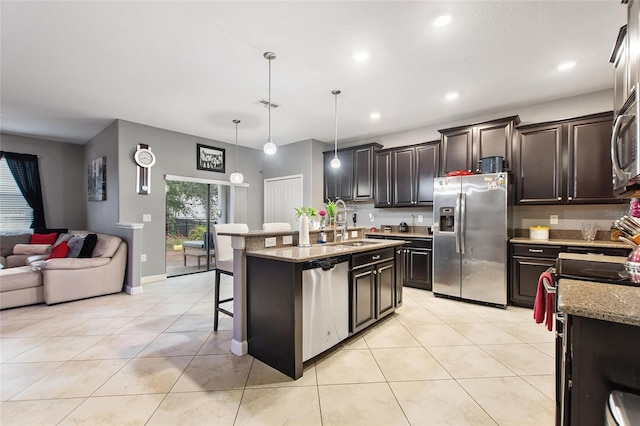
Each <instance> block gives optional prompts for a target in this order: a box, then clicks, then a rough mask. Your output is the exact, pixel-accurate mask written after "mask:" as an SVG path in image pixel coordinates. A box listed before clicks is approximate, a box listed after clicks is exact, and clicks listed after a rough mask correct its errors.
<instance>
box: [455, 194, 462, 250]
mask: <svg viewBox="0 0 640 426" xmlns="http://www.w3.org/2000/svg"><path fill="white" fill-rule="evenodd" d="M461 204H462V194H458V196H457V197H456V207H455V210H454V216H453V220H454V222H453V232H454V233H455V234H456V253H460V207H461Z"/></svg>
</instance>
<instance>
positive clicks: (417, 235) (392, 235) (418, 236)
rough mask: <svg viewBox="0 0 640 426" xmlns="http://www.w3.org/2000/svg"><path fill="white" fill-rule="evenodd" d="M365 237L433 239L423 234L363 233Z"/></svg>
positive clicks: (431, 236) (429, 235)
mask: <svg viewBox="0 0 640 426" xmlns="http://www.w3.org/2000/svg"><path fill="white" fill-rule="evenodd" d="M364 235H365V236H367V237H400V238H433V234H425V233H423V232H393V231H392V232H384V231H378V232H365V233H364Z"/></svg>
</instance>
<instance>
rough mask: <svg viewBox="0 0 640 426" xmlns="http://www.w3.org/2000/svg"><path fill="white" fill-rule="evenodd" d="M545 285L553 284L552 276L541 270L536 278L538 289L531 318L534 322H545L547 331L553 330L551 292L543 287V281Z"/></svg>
mask: <svg viewBox="0 0 640 426" xmlns="http://www.w3.org/2000/svg"><path fill="white" fill-rule="evenodd" d="M545 280H546V281H547V285H549V286H553V277H552V276H551V274H550V273H548V272H543V273H542V274H540V278H538V290H537V291H536V300H535V302H534V304H533V319H534V320H535V321H536V324H541V323H542V322H544V323H545V325H546V326H547V329H548V330H549V331H552V330H553V294H550V293H547V292H546V290H545V289H544V281H545Z"/></svg>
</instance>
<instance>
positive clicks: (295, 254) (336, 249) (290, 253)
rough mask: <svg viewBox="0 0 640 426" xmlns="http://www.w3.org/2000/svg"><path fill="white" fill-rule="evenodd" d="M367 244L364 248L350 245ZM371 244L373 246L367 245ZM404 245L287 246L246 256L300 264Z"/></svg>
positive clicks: (379, 242) (388, 242)
mask: <svg viewBox="0 0 640 426" xmlns="http://www.w3.org/2000/svg"><path fill="white" fill-rule="evenodd" d="M358 242H365V244H363V245H362V246H357V247H354V246H351V245H350V244H353V243H358ZM367 242H370V243H371V244H366V243H367ZM403 244H404V241H402V240H379V239H376V240H371V239H366V238H365V239H363V240H348V241H346V242H345V243H344V244H341V243H330V244H313V245H312V246H311V247H298V246H287V247H279V248H267V249H261V250H253V251H247V252H245V254H246V256H252V257H262V258H265V259H272V260H280V261H283V262H292V263H300V262H306V261H308V260H316V259H324V258H327V257H335V256H341V255H344V254H353V253H361V252H365V251H370V250H377V249H383V248H390V247H397V246H401V245H403Z"/></svg>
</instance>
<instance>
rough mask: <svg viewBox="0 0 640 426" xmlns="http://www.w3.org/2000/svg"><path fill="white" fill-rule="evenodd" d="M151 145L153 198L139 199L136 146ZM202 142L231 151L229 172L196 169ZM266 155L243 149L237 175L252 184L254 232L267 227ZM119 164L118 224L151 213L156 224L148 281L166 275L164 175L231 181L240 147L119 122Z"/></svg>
mask: <svg viewBox="0 0 640 426" xmlns="http://www.w3.org/2000/svg"><path fill="white" fill-rule="evenodd" d="M139 143H145V144H148V145H149V146H151V150H152V151H153V152H154V153H155V154H156V157H157V161H156V164H155V165H154V166H153V168H152V170H151V194H149V195H139V194H138V193H137V191H136V173H137V168H136V164H135V163H134V162H133V153H134V152H135V149H136V145H137V144H139ZM198 143H201V144H205V145H209V146H215V147H217V148H223V149H225V150H226V152H225V154H226V165H225V173H215V172H208V171H204V170H197V169H196V145H197V144H198ZM263 155H264V154H263V153H262V151H258V150H256V149H251V148H246V147H239V153H238V157H239V162H240V164H239V166H238V170H239V171H240V172H242V174H243V175H244V182H245V183H247V184H249V188H248V195H247V224H248V225H249V228H250V229H260V227H261V225H262V193H263V184H262V174H261V168H262V167H261V162H262V157H263ZM118 164H119V183H118V184H119V195H120V197H119V200H120V203H119V206H118V212H119V221H120V222H132V223H142V215H143V214H151V222H148V223H145V224H144V229H143V230H142V254H146V255H147V262H145V263H143V264H142V265H141V266H142V267H141V271H142V272H141V273H142V276H143V277H147V276H155V275H161V274H164V273H165V250H164V247H165V244H164V241H165V212H166V197H165V175H167V174H169V175H176V176H185V177H195V178H202V179H209V180H221V181H229V176H231V173H233V172H234V170H235V168H236V165H235V142H234V143H233V144H230V143H225V142H221V141H216V140H211V139H204V138H198V137H195V136H191V135H186V134H183V133H177V132H172V131H169V130H164V129H159V128H156V127H150V126H145V125H142V124H137V123H132V122H128V121H123V120H119V121H118Z"/></svg>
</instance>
